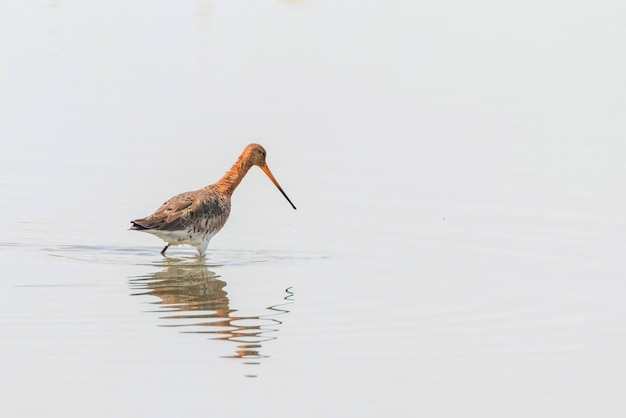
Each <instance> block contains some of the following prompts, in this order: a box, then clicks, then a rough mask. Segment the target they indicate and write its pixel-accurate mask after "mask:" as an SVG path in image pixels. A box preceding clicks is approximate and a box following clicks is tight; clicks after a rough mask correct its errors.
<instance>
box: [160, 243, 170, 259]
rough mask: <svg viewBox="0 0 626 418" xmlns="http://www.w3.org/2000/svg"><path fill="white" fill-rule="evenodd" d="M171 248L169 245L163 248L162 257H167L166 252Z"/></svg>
mask: <svg viewBox="0 0 626 418" xmlns="http://www.w3.org/2000/svg"><path fill="white" fill-rule="evenodd" d="M169 247H170V245H169V244H166V245H165V247H163V249H162V250H161V255H162V256H163V257H165V251H166V250H167V249H168V248H169Z"/></svg>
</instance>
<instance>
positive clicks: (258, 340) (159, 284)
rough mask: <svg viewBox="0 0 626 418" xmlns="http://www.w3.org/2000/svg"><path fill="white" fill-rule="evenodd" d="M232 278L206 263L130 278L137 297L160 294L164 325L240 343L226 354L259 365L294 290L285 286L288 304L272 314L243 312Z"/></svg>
mask: <svg viewBox="0 0 626 418" xmlns="http://www.w3.org/2000/svg"><path fill="white" fill-rule="evenodd" d="M225 286H226V282H225V281H223V280H221V279H220V276H218V275H217V274H216V273H214V272H212V271H210V270H208V269H207V267H206V266H203V265H186V264H174V263H172V264H168V265H167V266H166V268H165V269H164V270H160V271H157V272H154V273H151V274H147V275H143V276H138V277H135V278H132V279H131V280H130V287H131V289H132V291H133V292H132V293H131V294H132V295H134V296H140V295H141V296H146V295H149V296H154V297H156V298H157V300H155V301H152V302H150V304H153V305H158V309H157V310H156V312H159V313H165V315H163V316H161V317H160V319H162V320H163V321H162V322H161V324H160V326H169V327H183V328H185V330H184V331H182V332H184V333H199V334H208V335H209V336H210V338H211V339H215V340H225V341H231V342H235V343H236V344H237V346H236V350H235V353H234V354H232V355H229V356H223V357H225V358H239V359H245V360H246V362H247V363H249V364H258V361H259V360H260V359H261V358H264V357H267V356H264V355H262V354H261V348H262V343H263V342H265V341H269V340H274V339H276V338H277V336H276V332H277V331H278V326H279V325H280V324H282V322H281V321H280V320H278V319H276V317H277V316H279V315H283V314H285V313H288V312H289V311H288V310H286V309H285V308H284V307H285V306H286V305H289V304H291V303H292V299H291V298H292V296H293V293H292V292H291V290H290V288H289V289H286V290H285V293H286V296H284V298H283V299H284V300H285V303H281V304H278V305H273V306H270V307H267V308H265V309H264V310H265V311H266V312H268V311H269V312H268V313H267V314H263V315H258V316H238V315H237V310H236V309H232V308H230V301H229V299H228V293H227V292H226V290H224V287H225Z"/></svg>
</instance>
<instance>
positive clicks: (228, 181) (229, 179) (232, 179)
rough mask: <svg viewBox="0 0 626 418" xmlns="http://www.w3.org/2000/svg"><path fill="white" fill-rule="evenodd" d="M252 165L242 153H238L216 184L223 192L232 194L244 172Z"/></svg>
mask: <svg viewBox="0 0 626 418" xmlns="http://www.w3.org/2000/svg"><path fill="white" fill-rule="evenodd" d="M251 167H252V163H251V162H250V160H249V159H248V158H244V155H243V154H242V155H240V156H239V158H237V161H235V164H233V166H232V167H231V168H230V169H229V170H228V171H227V172H226V173H224V175H223V176H222V178H221V179H219V180H218V182H217V186H218V187H219V189H220V191H222V192H223V193H228V194H229V195H232V194H233V192H234V191H235V189H236V188H237V186H239V183H241V180H243V178H244V177H245V175H246V173H247V172H248V170H250V168H251Z"/></svg>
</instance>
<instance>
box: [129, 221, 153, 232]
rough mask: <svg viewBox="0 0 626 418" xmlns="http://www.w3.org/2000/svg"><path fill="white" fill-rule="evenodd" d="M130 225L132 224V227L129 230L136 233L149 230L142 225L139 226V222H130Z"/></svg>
mask: <svg viewBox="0 0 626 418" xmlns="http://www.w3.org/2000/svg"><path fill="white" fill-rule="evenodd" d="M130 223H131V224H132V225H131V227H130V228H128V229H132V230H134V231H143V230H146V229H148V228H146V227H145V226H143V225H140V224H138V223H137V222H135V221H130Z"/></svg>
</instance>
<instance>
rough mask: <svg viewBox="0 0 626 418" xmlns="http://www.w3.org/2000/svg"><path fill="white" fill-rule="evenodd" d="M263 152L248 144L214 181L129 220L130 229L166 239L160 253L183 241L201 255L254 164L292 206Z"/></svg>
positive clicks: (255, 145) (220, 224)
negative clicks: (150, 213) (151, 212)
mask: <svg viewBox="0 0 626 418" xmlns="http://www.w3.org/2000/svg"><path fill="white" fill-rule="evenodd" d="M265 155H266V152H265V149H264V148H263V147H262V146H261V145H259V144H250V145H248V146H247V147H246V148H244V150H243V152H242V153H241V155H239V157H238V158H237V161H235V163H234V164H233V166H232V167H231V168H230V170H228V171H227V172H226V173H225V174H224V175H223V176H222V178H221V179H219V180H218V181H217V183H214V184H210V185H208V186H205V187H203V188H201V189H199V190H196V191H193V192H185V193H181V194H178V195H176V196H174V197H172V198H171V199H170V200H168V201H167V202H165V203H163V204H162V205H161V207H160V208H158V209H157V210H156V212H154V213H153V214H152V215H149V216H146V217H145V218H141V219H135V220H134V221H131V223H132V226H131V227H130V229H132V230H135V231H143V232H148V233H150V234H152V235H156V236H157V237H159V238H161V239H162V240H163V241H165V247H164V248H163V250H161V254H162V255H163V256H165V251H166V250H167V249H168V248H169V247H171V246H174V245H183V244H186V245H191V246H193V247H195V248H196V250H198V254H199V255H200V256H201V257H204V255H205V252H206V247H207V245H209V241H210V240H211V238H212V237H213V236H214V235H215V234H217V233H218V232H219V230H220V229H222V227H223V226H224V224H225V223H226V220H227V219H228V215H229V214H230V198H231V196H232V194H233V192H234V191H235V189H236V188H237V186H238V185H239V183H241V180H242V179H243V178H244V176H245V175H246V173H247V172H248V170H250V168H252V166H253V165H256V166H258V167H259V168H260V169H261V170H263V172H264V173H265V174H266V175H267V177H269V179H270V180H271V181H272V183H274V185H275V186H276V187H277V188H278V190H280V192H281V193H282V194H283V196H285V198H286V199H287V201H288V202H289V204H291V206H292V207H293V208H294V209H295V208H296V207H295V206H294V204H293V203H291V200H289V197H287V194H286V193H285V192H284V191H283V189H282V188H281V187H280V185H279V184H278V181H276V179H275V178H274V175H273V174H272V172H271V171H270V169H269V167H268V166H267V163H266V162H265Z"/></svg>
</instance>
